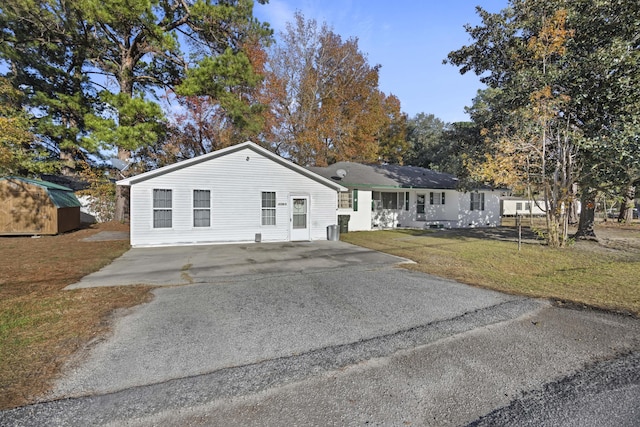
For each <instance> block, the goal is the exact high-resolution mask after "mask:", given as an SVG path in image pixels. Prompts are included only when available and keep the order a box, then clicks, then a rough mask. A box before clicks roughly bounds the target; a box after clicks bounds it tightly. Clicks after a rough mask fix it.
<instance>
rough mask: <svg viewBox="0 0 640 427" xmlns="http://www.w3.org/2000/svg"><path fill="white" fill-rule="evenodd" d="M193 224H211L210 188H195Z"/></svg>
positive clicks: (206, 225) (201, 225) (195, 225)
mask: <svg viewBox="0 0 640 427" xmlns="http://www.w3.org/2000/svg"><path fill="white" fill-rule="evenodd" d="M193 226H194V227H210V226H211V191H210V190H193Z"/></svg>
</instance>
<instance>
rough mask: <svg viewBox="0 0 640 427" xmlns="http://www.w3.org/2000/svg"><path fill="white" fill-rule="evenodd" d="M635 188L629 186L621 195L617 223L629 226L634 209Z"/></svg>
mask: <svg viewBox="0 0 640 427" xmlns="http://www.w3.org/2000/svg"><path fill="white" fill-rule="evenodd" d="M635 197H636V187H635V185H629V186H628V187H627V188H626V190H625V192H624V194H623V195H622V205H621V206H620V215H618V222H626V223H627V224H629V223H630V222H631V221H632V220H633V208H634V207H635Z"/></svg>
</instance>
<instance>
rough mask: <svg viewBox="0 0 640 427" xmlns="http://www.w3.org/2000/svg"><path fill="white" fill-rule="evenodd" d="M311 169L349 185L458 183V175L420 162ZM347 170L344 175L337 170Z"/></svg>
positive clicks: (435, 186) (342, 164)
mask: <svg viewBox="0 0 640 427" xmlns="http://www.w3.org/2000/svg"><path fill="white" fill-rule="evenodd" d="M308 169H309V170H311V171H313V172H315V173H317V174H318V175H321V176H324V177H325V178H328V179H331V180H333V181H335V182H339V183H340V184H342V185H344V186H348V187H395V188H431V189H436V190H437V189H443V190H454V189H456V188H457V187H458V178H456V177H455V176H453V175H451V174H448V173H442V172H436V171H432V170H430V169H425V168H421V167H418V166H400V165H364V164H360V163H352V162H338V163H335V164H333V165H331V166H328V167H325V168H322V167H309V168H308ZM340 169H342V170H343V171H345V172H346V175H345V176H344V177H343V178H340V177H339V176H338V173H337V171H338V170H340Z"/></svg>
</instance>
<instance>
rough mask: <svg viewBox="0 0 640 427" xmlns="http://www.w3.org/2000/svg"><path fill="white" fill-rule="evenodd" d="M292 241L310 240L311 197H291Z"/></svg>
mask: <svg viewBox="0 0 640 427" xmlns="http://www.w3.org/2000/svg"><path fill="white" fill-rule="evenodd" d="M290 205H291V240H292V241H299V240H310V233H309V232H310V229H309V197H307V196H291V203H290Z"/></svg>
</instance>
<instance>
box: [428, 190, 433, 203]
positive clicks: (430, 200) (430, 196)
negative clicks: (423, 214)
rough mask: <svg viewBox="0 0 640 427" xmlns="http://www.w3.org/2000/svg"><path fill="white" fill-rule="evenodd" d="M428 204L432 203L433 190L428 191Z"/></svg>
mask: <svg viewBox="0 0 640 427" xmlns="http://www.w3.org/2000/svg"><path fill="white" fill-rule="evenodd" d="M429 204H430V205H432V204H433V191H432V192H431V193H429Z"/></svg>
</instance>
